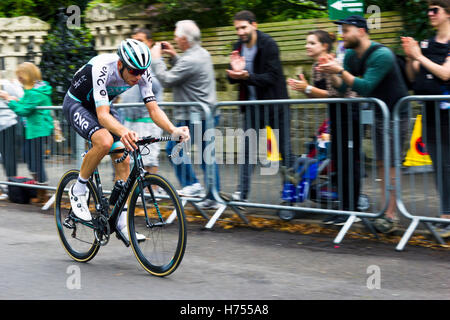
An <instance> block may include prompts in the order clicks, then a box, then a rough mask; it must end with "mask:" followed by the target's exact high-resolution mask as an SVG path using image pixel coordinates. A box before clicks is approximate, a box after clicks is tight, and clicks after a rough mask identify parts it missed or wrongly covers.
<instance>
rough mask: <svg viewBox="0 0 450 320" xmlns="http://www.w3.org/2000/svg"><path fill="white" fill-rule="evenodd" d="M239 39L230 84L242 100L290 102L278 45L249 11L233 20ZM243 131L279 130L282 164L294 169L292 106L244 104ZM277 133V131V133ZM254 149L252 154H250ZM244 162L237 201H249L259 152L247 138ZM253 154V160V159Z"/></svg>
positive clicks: (241, 13) (233, 53)
mask: <svg viewBox="0 0 450 320" xmlns="http://www.w3.org/2000/svg"><path fill="white" fill-rule="evenodd" d="M233 24H234V27H235V29H236V33H237V35H238V37H239V40H238V42H236V43H235V44H234V45H233V52H232V53H231V55H230V70H227V75H228V79H229V81H230V83H237V84H239V100H244V101H248V100H275V99H288V98H289V97H288V93H287V88H286V80H285V77H284V74H283V69H282V66H281V61H280V55H279V50H278V45H277V44H276V42H275V41H274V40H273V39H272V37H270V36H269V35H268V34H265V33H264V32H261V31H259V30H258V26H257V23H256V17H255V15H254V14H253V13H252V12H250V11H246V10H244V11H240V12H238V13H237V14H236V15H235V16H234V18H233ZM241 112H243V113H244V131H247V130H248V129H254V130H256V133H257V134H258V133H259V129H265V128H266V126H271V127H272V129H274V130H277V131H278V136H279V139H278V146H279V148H280V153H281V157H282V160H281V161H282V162H281V163H282V165H283V166H285V167H291V165H292V164H293V154H292V152H291V142H290V136H289V134H290V123H289V121H290V116H289V106H288V105H286V104H276V105H273V104H271V105H245V106H242V107H241ZM275 132H276V131H275ZM250 147H252V152H250V150H249V149H250ZM244 148H245V149H244V152H245V153H244V155H245V163H244V164H242V165H240V182H239V189H238V191H237V192H235V194H234V195H233V198H234V199H236V200H246V199H247V197H248V194H249V192H250V177H251V173H252V169H253V164H255V161H254V160H255V157H256V154H257V153H256V150H255V147H254V146H251V145H250V144H249V141H248V140H247V139H246V141H245V144H244ZM250 155H252V158H250Z"/></svg>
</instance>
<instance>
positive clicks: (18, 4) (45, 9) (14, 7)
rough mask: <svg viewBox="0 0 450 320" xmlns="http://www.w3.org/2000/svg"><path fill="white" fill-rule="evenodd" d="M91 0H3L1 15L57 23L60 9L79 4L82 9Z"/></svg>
mask: <svg viewBox="0 0 450 320" xmlns="http://www.w3.org/2000/svg"><path fill="white" fill-rule="evenodd" d="M88 1H89V0H56V1H47V0H1V1H0V17H5V18H10V17H18V16H30V17H36V18H39V19H41V20H43V21H46V22H48V23H51V24H53V23H55V21H56V14H57V13H58V9H59V8H62V7H64V8H65V7H68V6H70V5H77V6H79V7H80V9H81V11H83V10H84V9H85V8H86V5H87V3H88Z"/></svg>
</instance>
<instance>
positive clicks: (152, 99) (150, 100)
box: [144, 96, 156, 103]
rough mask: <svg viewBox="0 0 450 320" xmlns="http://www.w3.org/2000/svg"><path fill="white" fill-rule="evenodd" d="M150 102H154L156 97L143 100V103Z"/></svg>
mask: <svg viewBox="0 0 450 320" xmlns="http://www.w3.org/2000/svg"><path fill="white" fill-rule="evenodd" d="M152 101H156V97H155V96H151V97H146V98H144V103H147V102H152Z"/></svg>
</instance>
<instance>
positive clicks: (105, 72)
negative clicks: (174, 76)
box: [68, 53, 156, 112]
mask: <svg viewBox="0 0 450 320" xmlns="http://www.w3.org/2000/svg"><path fill="white" fill-rule="evenodd" d="M118 60H119V56H118V55H117V54H115V53H114V54H101V55H98V56H96V57H94V58H92V59H91V60H90V61H89V62H88V63H87V64H85V65H84V66H83V67H81V68H80V69H79V70H78V71H77V72H76V73H75V75H74V77H73V79H72V82H71V86H70V88H69V91H68V95H69V96H70V97H71V98H72V99H75V100H76V101H78V102H80V103H81V104H82V105H83V106H84V107H85V108H86V109H88V110H90V111H91V112H95V109H96V108H97V107H99V106H103V105H110V103H111V102H112V101H113V100H114V98H116V97H117V96H118V95H120V94H121V93H122V92H124V91H126V90H127V89H129V88H131V86H130V85H128V84H127V83H126V82H125V81H124V80H123V79H122V77H121V76H120V73H119V69H118V66H117V61H118ZM137 85H138V86H139V89H140V92H141V95H142V97H143V100H144V103H147V102H150V101H156V98H155V95H154V94H153V91H152V80H151V76H150V68H148V69H147V71H145V73H144V74H143V75H142V77H141V79H139V81H138V83H137Z"/></svg>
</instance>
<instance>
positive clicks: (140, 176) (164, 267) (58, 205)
mask: <svg viewBox="0 0 450 320" xmlns="http://www.w3.org/2000/svg"><path fill="white" fill-rule="evenodd" d="M170 139H171V138H170V137H151V136H150V137H144V138H141V139H140V140H139V141H137V143H136V144H137V145H138V148H137V149H136V150H134V151H131V152H128V151H127V150H125V149H116V150H114V151H111V152H110V154H112V153H123V155H122V157H121V158H120V159H117V160H115V161H116V162H117V163H119V162H123V161H124V160H125V159H126V157H127V156H128V155H129V154H130V155H131V156H132V158H133V159H134V162H133V165H132V168H131V171H130V175H129V177H128V179H127V180H126V181H125V182H124V183H123V185H122V186H121V188H117V189H116V185H117V183H116V185H115V187H114V189H113V191H112V192H111V196H110V199H108V198H107V197H106V196H105V194H104V193H103V188H102V184H101V180H100V174H99V172H98V168H97V169H96V170H95V171H94V173H93V174H92V176H91V177H90V178H89V180H88V182H87V187H88V190H89V192H88V197H87V199H88V206H89V209H90V211H91V215H92V220H91V221H89V222H85V221H82V220H80V219H78V218H77V217H76V216H75V215H74V213H73V212H72V208H71V205H70V199H69V195H68V191H69V188H70V187H71V186H72V185H73V184H74V183H75V182H76V181H77V178H78V174H79V170H75V169H73V170H69V171H67V172H66V173H64V174H63V176H62V178H61V180H60V181H59V184H58V187H57V190H56V194H55V219H56V226H57V229H58V235H59V238H60V240H61V242H62V245H63V247H64V249H65V251H66V252H67V253H68V255H69V256H70V257H71V258H72V259H74V260H75V261H78V262H88V261H90V260H91V259H93V258H94V257H95V256H96V254H97V253H98V251H99V249H100V247H102V246H105V245H106V244H107V243H108V242H109V240H110V236H111V234H112V233H114V232H115V233H116V236H117V238H118V239H120V240H121V241H123V243H124V244H125V245H126V246H127V247H128V246H130V245H131V248H132V249H133V252H134V255H135V256H136V259H137V260H138V261H139V263H140V264H141V266H142V267H143V268H144V269H145V270H146V271H147V272H149V273H150V274H152V275H155V276H159V277H163V276H167V275H169V274H171V273H172V272H174V271H175V270H176V269H177V267H178V266H179V265H180V263H181V260H182V259H183V255H184V252H185V248H186V236H187V234H186V217H185V214H184V210H183V206H182V205H181V201H180V198H179V196H178V194H177V192H176V190H175V189H174V187H173V186H172V185H171V184H170V183H169V182H168V181H167V179H165V178H164V177H162V176H161V175H158V174H150V173H148V172H146V171H145V170H144V165H143V162H142V153H141V152H145V151H144V150H145V149H146V146H148V145H149V144H151V143H157V142H163V141H169V140H170ZM180 146H181V144H180ZM147 150H148V148H147ZM156 188H158V190H159V192H158V193H156V192H155V190H156ZM113 193H115V198H117V200H115V199H114V200H113V201H110V200H112V199H111V198H112V197H113ZM127 201H128V207H127V208H128V209H127V222H128V223H127V226H128V228H127V229H128V230H127V231H128V239H129V241H128V240H127V239H126V237H125V236H124V235H123V234H122V233H121V232H120V231H119V230H117V229H116V224H117V220H118V217H119V215H120V213H121V212H122V210H123V208H124V206H125V204H126V203H127ZM111 202H112V203H111ZM136 232H138V233H140V234H143V235H145V239H144V240H140V241H138V239H137V237H136Z"/></svg>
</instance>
